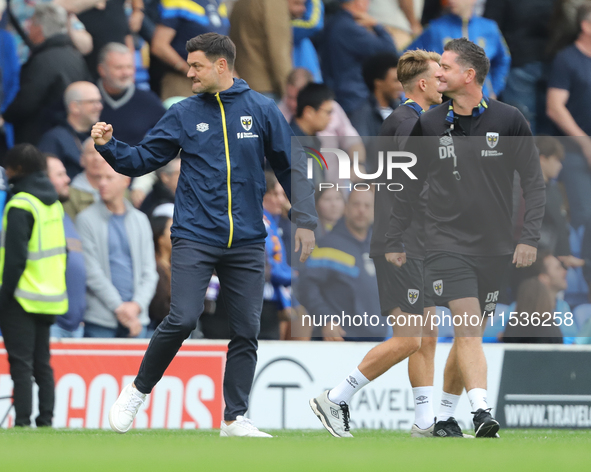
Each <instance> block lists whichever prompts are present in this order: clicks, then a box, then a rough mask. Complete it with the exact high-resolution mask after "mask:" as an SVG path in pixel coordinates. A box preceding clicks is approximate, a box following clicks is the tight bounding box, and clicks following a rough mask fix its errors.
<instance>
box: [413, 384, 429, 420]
mask: <svg viewBox="0 0 591 472" xmlns="http://www.w3.org/2000/svg"><path fill="white" fill-rule="evenodd" d="M412 395H413V398H414V399H415V424H416V425H417V426H418V427H419V428H421V429H427V428H428V427H429V426H431V425H432V424H433V417H434V416H435V415H434V413H433V387H415V388H413V389H412Z"/></svg>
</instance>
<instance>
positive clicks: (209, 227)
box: [92, 33, 317, 437]
mask: <svg viewBox="0 0 591 472" xmlns="http://www.w3.org/2000/svg"><path fill="white" fill-rule="evenodd" d="M187 52H188V57H187V63H188V65H189V72H188V73H187V77H189V79H191V81H192V84H191V86H192V90H193V93H194V94H197V95H196V96H194V97H190V98H187V99H185V100H183V101H181V102H179V103H176V104H174V105H173V106H172V107H170V108H169V109H168V111H167V112H166V113H165V115H164V116H163V118H162V119H161V120H160V122H159V123H158V124H157V125H156V126H155V127H154V129H153V130H152V132H151V133H150V135H149V136H147V137H146V138H145V139H144V140H143V141H142V142H141V143H140V144H139V145H138V146H135V147H131V146H128V145H126V144H125V143H122V142H120V141H118V140H116V139H114V138H113V127H112V126H111V125H109V124H107V123H97V124H95V125H94V127H93V130H92V136H93V138H94V140H95V143H96V147H97V150H98V151H99V152H100V153H101V154H102V155H103V156H104V157H105V159H106V160H107V161H108V162H109V164H111V165H112V166H113V167H114V168H115V169H117V170H118V171H119V172H122V173H125V174H127V175H130V176H139V175H143V174H146V173H147V172H150V171H152V170H155V169H157V168H158V167H161V166H162V165H164V164H166V163H167V162H169V161H171V160H172V159H174V158H175V157H176V156H177V154H178V153H179V151H180V158H181V162H182V164H181V174H180V177H179V183H178V189H177V195H176V201H175V217H174V224H173V226H172V230H171V235H172V238H173V242H172V266H171V267H172V287H173V289H172V302H171V312H170V314H169V315H168V316H167V317H166V318H165V319H164V321H163V322H162V323H161V324H160V325H159V326H158V328H157V329H156V331H155V333H154V336H153V337H152V341H151V342H150V345H149V346H148V350H147V351H146V354H145V356H144V359H143V361H142V365H141V366H140V369H139V373H138V375H137V377H136V378H135V381H134V382H133V383H132V384H130V385H127V386H126V387H125V388H124V389H123V391H122V393H121V395H120V396H119V399H118V400H117V402H116V403H115V405H113V407H112V408H111V411H110V414H109V420H110V424H111V427H112V428H113V429H114V430H115V431H117V432H119V433H125V432H126V431H128V430H129V428H131V425H132V423H133V420H134V417H135V415H136V414H137V411H138V409H139V407H140V406H141V404H142V403H143V401H144V400H145V397H146V395H147V394H149V393H150V392H151V391H152V389H153V388H154V386H155V385H156V383H157V382H158V381H159V380H160V378H161V377H162V375H163V374H164V371H165V370H166V368H167V367H168V365H169V364H170V362H171V361H172V360H173V358H174V356H175V355H176V353H177V351H178V350H179V348H180V347H181V344H182V342H183V341H184V340H185V339H186V338H187V337H188V336H189V334H190V333H191V332H192V331H193V330H194V329H195V326H196V324H197V321H198V319H199V316H200V315H201V313H202V311H203V302H204V298H205V292H206V290H207V286H208V284H209V281H210V279H211V275H212V273H213V271H214V270H215V271H216V273H217V275H218V277H219V279H220V285H221V288H222V293H227V294H231V296H229V295H228V296H225V297H224V301H225V303H226V308H227V310H228V316H229V318H230V323H231V326H232V328H233V333H234V335H233V337H232V339H231V341H230V344H229V345H228V356H227V362H226V373H225V377H224V398H225V402H226V409H225V412H224V421H222V424H221V431H220V435H221V436H251V437H269V435H268V434H266V433H263V432H261V431H259V430H258V429H257V428H256V427H255V426H254V425H253V424H252V423H251V422H250V420H249V419H247V418H246V417H245V416H244V415H245V414H246V411H247V409H248V396H249V393H250V390H251V388H252V381H253V377H254V371H255V367H256V350H257V346H258V343H257V336H258V333H259V329H260V315H261V307H262V303H263V287H264V279H265V269H264V265H265V247H264V243H265V237H266V232H265V225H264V223H263V207H262V198H263V193H264V182H265V179H264V173H263V162H264V158H266V159H267V160H268V162H269V164H270V166H271V167H272V168H273V171H274V172H275V175H276V176H277V179H278V180H279V182H280V183H281V186H282V187H283V188H284V189H285V191H286V194H287V196H288V198H290V200H291V203H292V210H291V216H292V221H294V223H295V224H296V225H297V227H298V229H297V230H296V232H295V237H294V240H295V249H296V251H299V249H300V248H301V250H302V254H301V260H302V261H305V260H306V259H307V257H308V256H309V255H310V253H311V252H312V249H313V248H314V233H313V230H314V229H315V227H316V220H317V216H316V211H315V209H314V195H313V188H312V185H311V184H310V182H309V181H308V180H307V179H306V170H305V164H306V159H305V157H304V153H303V150H302V149H301V148H299V147H296V146H294V149H295V151H294V152H293V153H292V136H293V133H292V132H291V130H290V128H289V126H288V124H287V122H286V121H285V119H284V118H283V116H282V115H281V112H280V111H279V110H278V108H277V106H276V105H275V103H274V102H273V101H272V100H270V99H268V98H266V97H263V96H261V95H260V94H258V93H257V92H254V91H252V90H251V89H250V88H249V87H248V85H247V84H246V82H244V81H243V80H241V79H234V78H233V75H232V73H233V67H234V60H235V57H236V48H235V46H234V43H232V41H231V40H230V38H228V37H227V36H222V35H219V34H216V33H206V34H203V35H200V36H196V37H195V38H193V39H191V40H190V41H188V42H187ZM292 157H293V161H292Z"/></svg>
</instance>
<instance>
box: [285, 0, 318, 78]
mask: <svg viewBox="0 0 591 472" xmlns="http://www.w3.org/2000/svg"><path fill="white" fill-rule="evenodd" d="M291 27H292V29H293V52H292V55H291V56H292V61H293V68H294V69H296V68H298V67H303V68H304V69H308V70H309V71H310V72H311V73H312V75H313V76H314V82H318V83H321V82H322V73H321V72H320V61H319V60H318V53H317V52H316V48H315V47H314V45H313V44H312V40H311V39H310V38H312V37H313V36H315V35H316V34H318V33H319V32H320V31H322V29H323V28H324V3H323V2H322V0H306V11H305V13H304V16H303V17H302V18H296V19H292V20H291Z"/></svg>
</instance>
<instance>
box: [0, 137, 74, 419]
mask: <svg viewBox="0 0 591 472" xmlns="http://www.w3.org/2000/svg"><path fill="white" fill-rule="evenodd" d="M5 162H6V176H7V177H8V182H9V185H10V190H11V193H12V198H11V199H10V200H8V202H7V204H6V207H5V208H4V213H3V215H2V235H1V236H0V284H1V285H0V330H2V336H3V339H4V345H5V347H6V351H7V353H8V362H9V363H10V376H11V377H12V382H13V384H14V390H13V402H14V409H15V413H16V415H15V420H14V424H15V426H30V424H31V414H32V409H33V398H32V396H33V380H32V379H33V378H34V379H35V383H36V384H37V385H38V386H39V416H38V417H37V418H36V421H35V422H36V424H37V426H51V422H52V419H53V406H54V398H55V393H54V391H55V384H54V379H53V370H52V368H51V365H50V362H49V360H50V351H49V329H50V326H51V325H52V324H53V322H54V321H55V315H63V314H65V313H66V312H67V311H68V294H67V291H66V237H65V234H64V224H63V217H64V209H63V207H62V204H61V203H60V202H59V201H58V195H57V192H56V191H55V188H54V187H53V185H52V183H51V181H50V180H49V177H48V176H47V172H46V171H47V160H46V158H45V156H44V155H43V154H41V152H40V151H39V150H38V149H37V148H36V147H35V146H33V145H32V144H19V145H17V146H15V147H13V148H12V149H11V150H10V151H8V153H7V154H6V157H5Z"/></svg>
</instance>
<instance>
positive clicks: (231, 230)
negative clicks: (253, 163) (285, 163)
mask: <svg viewBox="0 0 591 472" xmlns="http://www.w3.org/2000/svg"><path fill="white" fill-rule="evenodd" d="M215 97H216V98H217V100H218V103H219V104H220V111H221V112H222V128H223V130H224V147H225V150H226V168H227V169H228V172H227V185H228V220H229V222H230V236H229V237H228V248H229V247H231V246H232V239H233V237H234V217H233V216H232V185H231V184H232V180H231V178H232V165H231V163H230V146H229V144H228V128H227V127H226V112H225V111H224V105H223V104H222V99H221V98H220V93H219V92H218V93H216V94H215Z"/></svg>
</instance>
